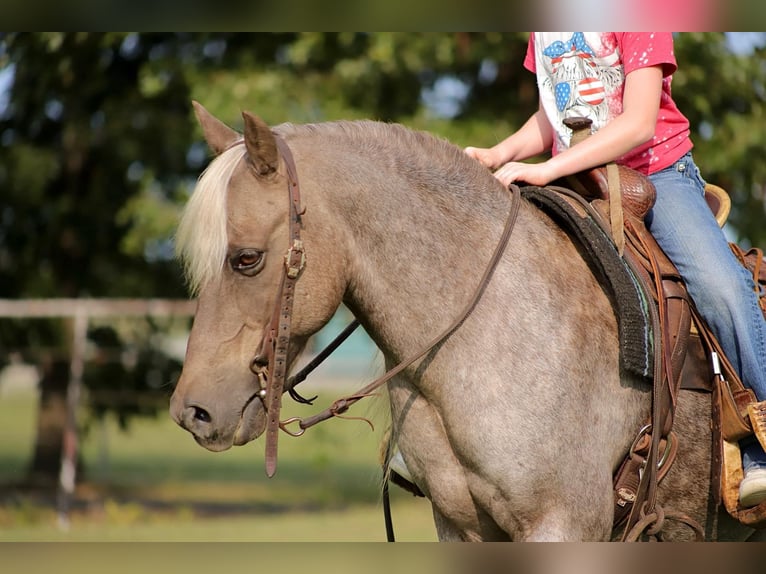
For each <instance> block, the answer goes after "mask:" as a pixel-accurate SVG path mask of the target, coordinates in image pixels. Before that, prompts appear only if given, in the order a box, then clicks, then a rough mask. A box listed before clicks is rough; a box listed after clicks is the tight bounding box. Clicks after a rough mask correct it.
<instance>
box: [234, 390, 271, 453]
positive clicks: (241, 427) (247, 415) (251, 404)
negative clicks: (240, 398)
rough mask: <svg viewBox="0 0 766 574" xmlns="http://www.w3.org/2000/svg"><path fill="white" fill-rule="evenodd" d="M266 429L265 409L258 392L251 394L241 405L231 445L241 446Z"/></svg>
mask: <svg viewBox="0 0 766 574" xmlns="http://www.w3.org/2000/svg"><path fill="white" fill-rule="evenodd" d="M264 430H266V410H265V409H264V408H263V403H262V402H261V400H260V398H259V395H258V393H255V394H253V395H252V396H251V397H250V398H249V399H248V400H247V401H246V402H245V405H244V407H242V414H241V415H240V417H239V423H238V424H237V428H236V429H235V430H234V435H233V438H232V445H233V446H242V445H244V444H247V443H249V442H250V441H251V440H255V439H256V438H258V437H259V436H261V435H262V434H263V431H264Z"/></svg>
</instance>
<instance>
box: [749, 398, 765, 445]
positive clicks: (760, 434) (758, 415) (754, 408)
mask: <svg viewBox="0 0 766 574" xmlns="http://www.w3.org/2000/svg"><path fill="white" fill-rule="evenodd" d="M747 414H748V416H749V417H750V423H751V424H752V426H753V434H754V435H755V438H757V439H758V442H759V443H761V448H762V449H763V450H764V451H766V401H760V402H757V403H750V404H748V405H747Z"/></svg>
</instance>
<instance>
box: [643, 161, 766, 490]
mask: <svg viewBox="0 0 766 574" xmlns="http://www.w3.org/2000/svg"><path fill="white" fill-rule="evenodd" d="M650 179H651V180H652V182H653V183H654V185H655V187H656V188H657V203H656V204H655V206H654V208H653V209H652V211H651V212H650V213H649V215H648V217H647V226H648V228H649V230H650V231H651V232H652V234H653V235H654V237H655V238H656V239H657V243H659V245H660V246H661V247H662V249H663V250H664V251H665V253H666V254H667V255H668V257H669V258H670V259H671V260H672V261H673V263H674V264H675V265H676V267H677V268H678V271H679V272H680V274H681V276H682V277H683V278H684V281H685V282H686V286H687V288H688V290H689V295H690V296H691V298H692V300H693V301H694V303H695V305H696V307H697V309H698V311H699V312H700V314H701V315H702V317H703V318H704V319H705V321H706V322H707V323H708V325H709V326H710V328H711V329H712V330H713V332H714V333H715V335H716V338H717V339H718V341H719V342H720V344H721V347H722V348H723V350H724V352H725V353H726V357H727V358H728V359H729V361H730V362H731V363H732V365H733V366H734V368H735V369H736V371H737V374H738V375H739V376H740V378H741V380H742V382H743V383H744V384H745V385H747V386H748V387H750V388H751V389H752V390H753V392H754V393H755V395H756V397H757V399H758V400H759V401H765V400H766V320H764V317H763V313H762V312H761V309H760V307H759V305H758V296H757V294H756V291H755V285H754V283H753V278H752V276H751V275H750V273H749V272H748V271H747V270H746V269H744V267H743V266H742V265H741V264H740V263H739V261H738V260H737V259H736V257H734V255H733V254H732V252H731V250H730V249H729V245H728V240H727V239H726V236H725V235H724V233H723V231H722V230H721V229H720V228H719V226H718V223H717V222H716V220H715V217H714V216H713V214H712V212H711V211H710V209H709V208H708V206H707V203H706V202H705V199H704V186H705V182H704V180H703V179H702V178H701V177H700V174H699V170H698V169H697V166H696V165H695V164H694V161H693V160H692V157H691V154H687V155H686V156H684V157H682V158H681V159H680V160H679V161H678V162H676V163H675V164H674V165H672V166H670V167H669V168H667V169H665V170H662V171H660V172H657V173H656V174H654V175H652V176H650ZM740 446H741V447H742V451H743V463H744V464H743V468H744V471H745V473H746V476H745V480H743V484H744V486H746V487H747V490H748V492H745V493H744V494H746V496H744V497H743V496H742V495H743V492H742V490H741V491H740V498H741V502H742V503H743V504H745V503H748V504H749V505H753V504H757V503H758V502H759V501H760V500H765V499H766V454H765V453H764V451H763V448H761V446H760V444H759V443H758V442H757V441H748V442H743V443H742V444H741V445H740ZM756 471H757V472H756Z"/></svg>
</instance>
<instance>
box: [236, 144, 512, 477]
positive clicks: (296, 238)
mask: <svg viewBox="0 0 766 574" xmlns="http://www.w3.org/2000/svg"><path fill="white" fill-rule="evenodd" d="M274 137H275V139H276V143H277V149H278V150H279V152H280V154H281V156H282V159H283V161H284V163H285V168H286V170H287V193H288V198H289V203H290V207H289V214H288V217H289V222H288V234H289V239H290V246H289V247H288V249H287V253H286V254H285V258H284V268H283V270H282V278H281V280H280V284H279V290H278V292H277V298H276V305H275V307H274V310H273V312H272V316H271V320H270V321H269V324H268V325H267V326H266V328H265V330H264V334H263V339H262V342H261V346H260V348H259V350H258V352H257V353H256V355H255V357H254V358H253V360H252V361H251V363H250V370H251V371H252V372H253V373H254V374H255V375H256V377H257V379H258V382H259V385H260V390H259V391H258V393H257V396H258V398H259V399H260V400H261V402H262V403H263V407H264V409H265V410H266V432H265V434H266V446H265V457H266V475H267V476H269V477H272V476H274V473H275V472H276V468H277V439H278V436H279V430H280V429H281V430H283V431H285V432H286V433H288V434H290V435H292V436H300V435H302V434H303V433H304V432H305V430H306V429H307V428H309V427H311V426H314V425H315V424H317V423H320V422H322V421H324V420H327V419H329V418H332V417H336V416H339V415H342V414H343V413H345V412H346V411H347V410H348V409H349V407H351V405H353V404H354V403H356V402H357V401H359V400H361V399H362V398H364V397H367V396H370V395H371V394H372V393H373V391H375V390H376V389H378V388H379V387H381V386H383V385H384V384H385V383H387V382H388V381H389V380H391V379H392V378H393V377H395V376H396V375H398V374H399V373H400V372H402V371H403V370H404V369H406V368H407V367H409V366H410V365H411V364H412V363H414V362H415V361H417V360H418V359H420V358H422V357H423V356H424V355H426V353H428V352H429V351H430V350H431V349H433V348H434V347H436V346H437V345H439V344H440V343H442V342H443V341H445V340H446V339H447V338H448V337H449V336H450V335H451V334H452V333H453V332H454V331H455V330H456V329H457V328H458V327H460V325H462V324H463V322H464V321H465V320H466V318H467V317H468V316H469V315H470V314H471V312H472V311H473V310H474V308H475V307H476V305H477V304H478V302H479V299H481V296H482V294H483V293H484V290H485V289H486V286H487V284H488V283H489V280H490V279H491V277H492V274H493V273H494V270H495V268H496V267H497V264H498V262H499V261H500V257H501V256H502V254H503V252H504V251H505V247H506V245H507V244H508V240H509V239H510V236H511V232H512V231H513V227H514V225H515V223H516V218H517V216H518V212H519V205H520V203H521V201H520V190H519V188H518V187H517V186H516V185H513V184H512V185H511V186H510V188H509V189H510V193H511V208H510V212H509V214H508V217H507V219H506V223H505V227H504V229H503V233H502V235H501V237H500V240H499V242H498V244H497V246H496V247H495V251H494V253H493V254H492V258H491V259H490V261H489V263H488V265H487V268H486V269H485V271H484V275H483V276H482V278H481V280H480V281H479V284H478V286H477V288H476V290H475V292H474V295H473V297H472V298H471V300H470V301H469V302H468V304H467V305H466V307H465V308H464V309H463V311H462V312H461V313H460V314H459V315H458V317H457V319H455V321H454V322H453V323H452V324H451V325H450V326H449V327H447V328H446V329H445V330H444V331H442V332H441V333H440V334H439V335H437V336H436V337H435V338H434V339H433V340H431V341H430V342H429V343H427V344H426V345H425V346H424V347H423V349H421V350H420V351H419V352H417V353H415V354H414V355H412V356H410V357H408V358H406V359H405V360H403V361H402V362H400V363H399V364H398V365H396V366H395V367H394V368H392V369H390V370H389V371H387V372H386V373H385V374H383V375H382V376H381V377H379V378H377V379H375V380H374V381H373V382H371V383H370V384H368V385H367V386H365V387H364V388H362V389H360V390H359V391H357V392H356V393H354V394H352V395H349V396H346V397H342V398H340V399H337V400H336V401H335V402H333V404H332V405H331V406H330V407H328V408H327V409H325V410H324V411H322V412H320V413H318V414H316V415H314V416H311V417H308V418H298V417H294V418H290V419H287V420H285V421H281V420H280V418H279V413H280V409H281V406H282V403H281V401H282V394H283V393H284V390H285V381H286V377H287V367H288V350H289V344H290V331H291V322H292V310H293V301H294V296H295V285H296V283H297V281H298V279H299V278H300V275H301V272H302V271H303V268H304V267H305V265H306V254H305V252H304V249H303V243H302V241H301V237H300V230H301V226H302V222H301V216H302V215H303V214H304V212H305V210H304V209H303V208H302V206H301V201H300V186H299V184H298V173H297V170H296V168H295V161H294V159H293V155H292V152H291V151H290V148H289V147H288V145H287V143H286V142H285V141H284V140H283V139H282V138H281V137H280V136H279V135H277V134H274ZM357 325H358V323H356V321H355V322H353V323H352V324H351V325H349V326H348V327H347V328H346V329H345V330H344V332H343V333H341V335H340V336H339V337H338V339H340V338H341V337H343V338H345V337H347V336H348V335H349V334H350V332H351V331H353V329H354V328H355V327H356V326H357ZM338 339H336V341H333V342H332V343H330V346H331V347H332V348H333V349H334V348H335V347H337V345H338V344H340V343H339V342H338ZM330 352H332V351H331V350H330ZM322 354H323V355H324V356H327V355H328V354H329V352H322ZM313 366H316V363H314V365H313ZM305 373H306V369H304V370H303V371H302V372H301V373H300V374H299V375H296V376H295V377H293V378H291V380H290V381H289V384H288V386H289V387H290V394H291V395H292V396H293V398H296V396H297V399H298V400H300V401H301V402H306V403H309V404H310V402H311V401H310V400H306V399H302V398H300V396H299V395H297V393H296V394H294V392H293V389H292V387H293V386H294V385H296V384H297V383H299V382H300V381H301V380H303V378H305ZM301 377H302V378H301ZM293 423H297V425H298V427H299V430H298V431H291V430H289V429H288V425H290V424H293Z"/></svg>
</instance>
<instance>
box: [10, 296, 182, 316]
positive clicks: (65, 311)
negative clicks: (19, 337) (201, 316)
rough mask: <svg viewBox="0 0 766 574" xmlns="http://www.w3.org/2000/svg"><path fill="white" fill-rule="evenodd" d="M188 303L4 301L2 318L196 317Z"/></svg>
mask: <svg viewBox="0 0 766 574" xmlns="http://www.w3.org/2000/svg"><path fill="white" fill-rule="evenodd" d="M196 305H197V303H196V301H194V300H188V299H0V318H16V319H38V318H53V317H76V316H79V315H85V316H87V317H119V316H147V315H151V316H155V317H168V316H172V315H193V314H194V310H195V308H196Z"/></svg>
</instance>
